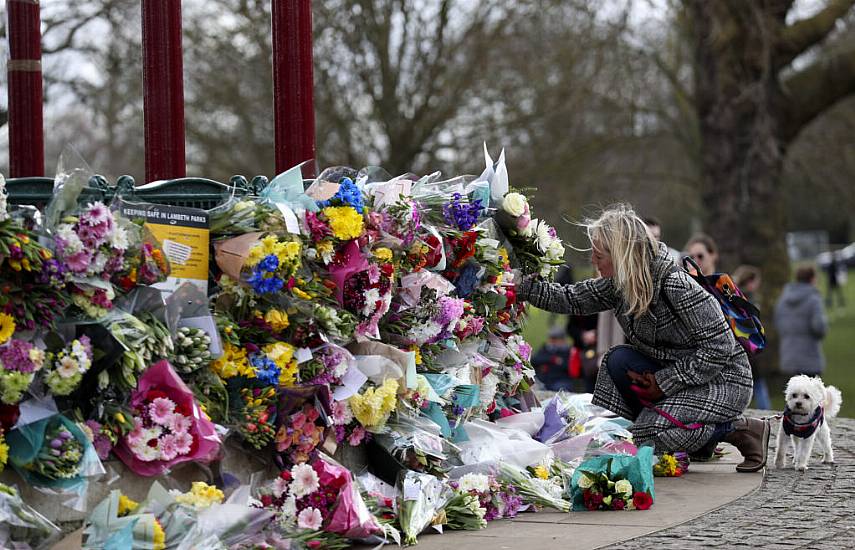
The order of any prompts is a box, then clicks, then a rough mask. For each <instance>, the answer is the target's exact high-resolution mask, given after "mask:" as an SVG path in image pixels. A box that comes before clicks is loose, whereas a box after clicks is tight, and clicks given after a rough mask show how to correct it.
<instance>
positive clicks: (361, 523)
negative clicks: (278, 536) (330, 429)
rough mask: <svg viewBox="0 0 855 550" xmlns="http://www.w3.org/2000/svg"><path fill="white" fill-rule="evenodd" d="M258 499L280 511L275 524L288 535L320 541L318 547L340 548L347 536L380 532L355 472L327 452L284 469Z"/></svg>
mask: <svg viewBox="0 0 855 550" xmlns="http://www.w3.org/2000/svg"><path fill="white" fill-rule="evenodd" d="M259 499H260V501H261V504H262V505H263V506H264V507H265V508H268V509H273V510H275V511H276V513H277V519H276V527H277V528H278V529H280V530H282V531H283V532H285V533H286V534H288V535H289V537H288V538H300V537H302V538H303V539H304V540H305V539H306V538H308V539H310V540H316V541H319V542H320V543H321V544H319V545H317V547H318V548H321V547H322V548H330V547H332V548H338V547H339V546H338V545H341V544H345V545H346V540H345V539H346V538H366V537H368V536H370V535H372V534H374V533H377V532H380V531H381V528H380V526H379V524H378V523H377V520H376V519H375V518H374V517H373V516H372V515H371V513H370V512H369V511H368V508H367V506H366V505H365V502H364V501H363V499H362V496H361V495H360V494H359V491H358V490H357V488H356V486H355V485H354V483H353V479H352V477H351V474H350V472H349V471H348V470H347V469H345V468H343V467H341V466H339V465H337V464H334V463H332V462H331V461H329V460H326V459H324V458H323V457H320V458H317V459H315V460H314V461H312V462H311V463H303V464H296V465H294V466H292V467H291V468H290V469H289V470H283V471H282V472H281V473H280V475H279V477H278V478H276V479H275V480H274V481H273V482H272V483H271V484H270V485H268V486H266V487H264V488H262V489H261V491H260V495H259Z"/></svg>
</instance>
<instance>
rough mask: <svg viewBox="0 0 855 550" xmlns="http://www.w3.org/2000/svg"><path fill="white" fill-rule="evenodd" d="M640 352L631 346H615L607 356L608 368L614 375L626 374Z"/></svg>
mask: <svg viewBox="0 0 855 550" xmlns="http://www.w3.org/2000/svg"><path fill="white" fill-rule="evenodd" d="M637 356H638V352H637V351H635V350H634V349H633V348H631V347H630V346H615V347H614V348H612V349H611V350H610V351H609V355H608V357H606V370H607V371H608V372H609V374H610V375H611V376H612V378H614V377H615V375H622V374H624V373H625V372H626V371H627V369H628V368H629V366H630V365H631V364H632V363H634V362H635V360H636V359H637Z"/></svg>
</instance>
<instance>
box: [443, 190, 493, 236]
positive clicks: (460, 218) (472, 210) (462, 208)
mask: <svg viewBox="0 0 855 550" xmlns="http://www.w3.org/2000/svg"><path fill="white" fill-rule="evenodd" d="M460 198H461V197H460V193H455V194H454V195H453V196H452V198H451V200H450V201H449V202H448V203H446V204H445V206H443V207H442V214H443V216H444V217H445V221H446V222H448V224H449V225H452V226H455V227H457V228H458V229H460V230H461V231H467V230H469V229H471V228H472V226H473V225H475V224H476V223H478V216H479V215H480V214H481V210H482V209H483V207H482V206H481V200H480V199H475V200H474V201H472V202H470V203H464V202H461V200H460Z"/></svg>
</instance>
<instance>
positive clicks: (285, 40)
mask: <svg viewBox="0 0 855 550" xmlns="http://www.w3.org/2000/svg"><path fill="white" fill-rule="evenodd" d="M272 11H273V113H274V116H275V123H276V171H277V173H278V172H282V171H284V170H287V169H288V168H291V167H292V166H294V165H296V164H299V163H301V162H303V161H305V160H312V159H314V158H315V106H314V98H313V91H312V85H313V80H312V2H311V0H273V10H272ZM310 164H311V168H309V167H306V168H308V170H307V169H304V170H303V174H304V176H307V177H308V176H310V175H314V174H309V173H308V171H311V172H314V163H310Z"/></svg>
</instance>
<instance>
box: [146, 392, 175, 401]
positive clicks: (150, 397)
mask: <svg viewBox="0 0 855 550" xmlns="http://www.w3.org/2000/svg"><path fill="white" fill-rule="evenodd" d="M158 397H162V398H164V399H169V396H168V395H166V392H163V391H160V390H148V393H146V394H145V400H146V401H154V400H155V399H157V398H158Z"/></svg>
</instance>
